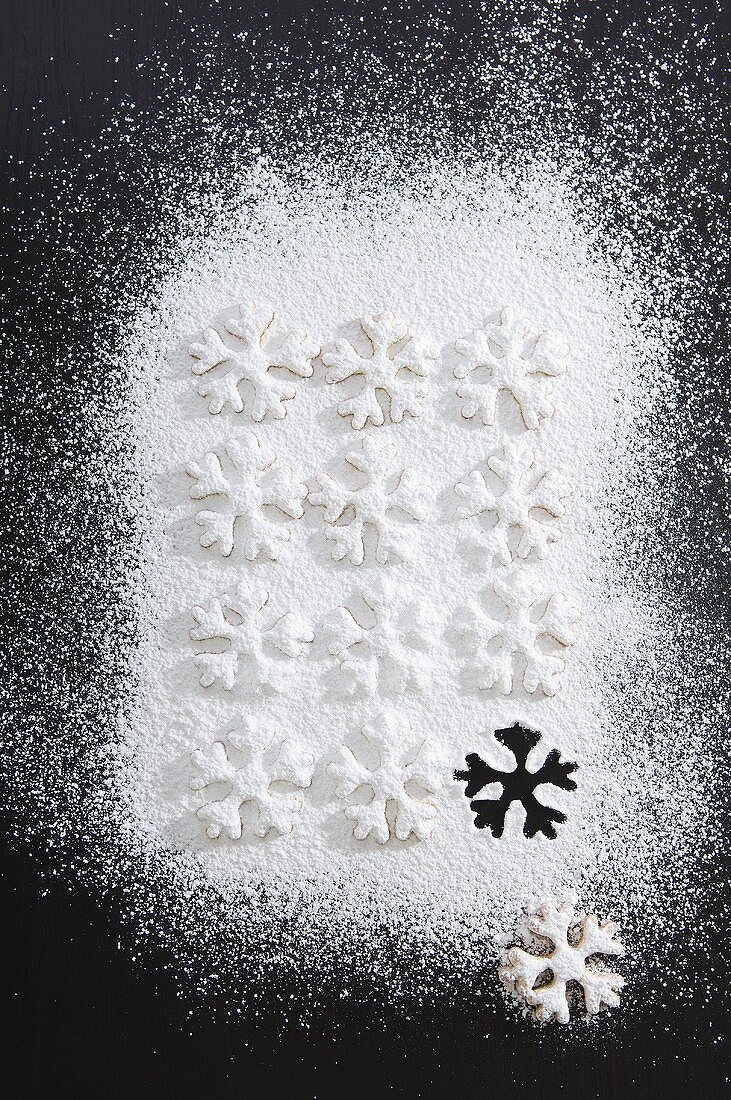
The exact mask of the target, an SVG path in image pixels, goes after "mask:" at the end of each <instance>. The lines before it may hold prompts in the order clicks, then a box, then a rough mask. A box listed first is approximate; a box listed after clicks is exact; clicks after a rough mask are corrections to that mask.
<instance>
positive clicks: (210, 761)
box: [190, 717, 314, 840]
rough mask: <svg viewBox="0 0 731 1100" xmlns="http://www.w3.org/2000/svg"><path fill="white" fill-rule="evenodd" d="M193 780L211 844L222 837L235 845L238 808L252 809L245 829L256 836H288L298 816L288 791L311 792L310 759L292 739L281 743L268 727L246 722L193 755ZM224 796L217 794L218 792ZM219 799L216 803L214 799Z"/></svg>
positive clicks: (297, 800)
mask: <svg viewBox="0 0 731 1100" xmlns="http://www.w3.org/2000/svg"><path fill="white" fill-rule="evenodd" d="M191 761H192V763H193V766H194V768H195V774H194V775H193V777H192V778H191V780H190V786H191V788H192V790H194V791H200V792H201V795H202V798H203V802H202V805H201V806H199V808H198V810H197V812H196V816H197V817H198V819H199V820H200V821H203V822H205V823H206V833H207V835H208V836H209V837H210V838H211V839H212V840H215V839H217V838H218V837H219V836H221V834H222V833H224V834H225V835H226V836H227V837H228V838H229V840H239V839H240V837H241V835H242V833H243V828H244V826H243V820H242V816H241V811H242V807H244V806H246V805H251V806H253V808H254V811H255V815H254V820H253V821H252V822H251V823H250V825H249V828H250V830H251V832H252V833H253V834H254V836H259V837H265V836H267V834H269V833H270V832H274V833H277V834H279V835H280V836H281V835H283V834H285V833H290V832H292V829H293V828H294V823H295V819H296V818H297V817H298V816H299V814H300V813H301V811H302V798H301V796H300V795H299V794H297V793H296V792H294V791H290V790H282V784H284V785H285V786H286V787H300V788H306V787H309V786H310V784H311V782H312V771H313V765H314V757H313V756H312V754H311V753H309V752H307V751H306V750H305V749H303V748H302V746H301V745H300V744H299V743H298V742H297V741H296V740H294V739H293V738H290V737H286V738H282V737H281V734H279V731H277V732H273V731H272V729H271V727H270V726H269V725H268V724H262V723H260V722H257V721H255V720H254V719H253V718H251V717H247V718H245V719H243V720H242V722H241V723H240V724H239V725H238V726H237V727H236V728H234V729H232V730H229V731H228V733H227V734H226V735H225V737H224V738H223V739H222V740H217V741H212V742H211V743H209V744H208V745H205V746H204V747H203V748H200V749H196V750H195V751H194V752H193V753H191ZM222 788H223V792H222V793H221V789H222ZM214 792H215V794H220V797H215V794H214Z"/></svg>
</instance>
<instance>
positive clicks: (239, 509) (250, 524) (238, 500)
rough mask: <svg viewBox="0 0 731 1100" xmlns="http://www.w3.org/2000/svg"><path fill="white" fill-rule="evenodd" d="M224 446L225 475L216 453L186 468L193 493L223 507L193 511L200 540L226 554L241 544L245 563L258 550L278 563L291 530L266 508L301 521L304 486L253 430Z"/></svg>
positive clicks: (258, 552)
mask: <svg viewBox="0 0 731 1100" xmlns="http://www.w3.org/2000/svg"><path fill="white" fill-rule="evenodd" d="M224 450H225V454H226V457H227V459H228V462H229V463H230V466H231V473H229V474H226V473H224V468H223V466H222V465H221V459H220V458H219V456H218V455H217V454H216V453H215V452H214V451H209V452H208V454H207V455H206V456H205V457H204V458H203V461H202V462H201V463H197V462H191V463H190V465H189V466H188V467H187V470H186V472H187V474H188V476H189V477H192V478H193V479H194V481H195V485H193V486H192V488H191V490H190V495H191V497H192V498H193V499H194V500H204V499H206V498H207V497H216V498H217V499H218V501H219V502H220V505H221V510H220V511H213V510H211V509H203V510H201V511H200V512H198V513H197V514H196V517H195V521H196V523H197V524H198V526H199V527H202V528H203V534H202V535H201V537H200V544H201V546H205V547H209V546H218V551H219V553H220V554H221V556H222V557H224V558H227V557H229V556H230V554H231V553H232V551H233V548H234V546H235V545H236V544H239V545H240V546H241V547H242V549H243V552H244V557H246V558H247V559H248V560H249V561H254V560H255V559H256V558H257V557H258V556H259V555H260V554H263V555H264V556H265V557H267V558H269V560H270V561H276V560H277V558H278V557H279V555H280V553H281V550H282V547H283V545H284V543H286V542H288V541H289V538H290V532H289V529H288V528H287V527H286V526H284V524H282V523H277V522H276V521H275V520H274V519H272V518H271V517H270V516H269V515H268V514H267V512H266V510H265V509H266V507H267V506H270V507H273V508H277V509H278V510H279V511H280V512H282V513H284V515H286V516H289V517H290V518H291V519H299V518H300V517H301V516H303V515H304V508H303V502H304V500H305V498H306V496H307V486H306V485H305V484H303V483H300V482H298V481H296V480H295V477H294V475H293V473H292V471H291V470H290V468H289V466H284V465H280V464H278V463H277V457H276V455H275V454H274V451H272V450H271V449H270V448H269V447H265V446H263V445H262V444H261V443H260V442H259V440H258V439H257V437H256V435H255V434H254V432H251V431H247V432H245V433H243V434H242V435H241V436H240V437H237V438H236V439H229V441H228V442H227V443H226V444H225V447H224Z"/></svg>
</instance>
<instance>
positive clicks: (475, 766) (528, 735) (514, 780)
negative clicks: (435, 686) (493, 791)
mask: <svg viewBox="0 0 731 1100" xmlns="http://www.w3.org/2000/svg"><path fill="white" fill-rule="evenodd" d="M540 739H541V735H540V733H538V732H537V730H531V729H526V728H525V726H521V725H520V724H519V723H518V722H516V723H515V725H513V726H510V727H509V728H508V729H501V730H495V740H496V741H498V742H499V743H500V744H501V745H504V746H505V747H506V748H507V749H509V750H510V752H511V753H512V754H513V756H514V757H515V763H516V766H515V769H514V770H513V771H510V772H505V771H499V770H498V769H497V768H493V767H492V766H491V765H490V764H487V763H486V762H485V761H484V760H483V759H482V757H481V756H479V755H478V754H477V753H476V752H472V753H470V754H469V755H468V756H467V757H466V758H465V759H466V762H467V771H456V772H455V773H454V778H455V779H457V780H458V781H460V782H466V783H467V788H466V790H465V794H466V795H467V798H474V796H475V795H476V794H478V793H479V792H480V791H481V790H482V789H483V788H484V787H487V786H489V785H490V784H492V783H497V784H499V785H500V786H501V787H502V793H501V795H500V797H499V798H481V799H475V800H474V801H472V802H470V809H471V810H472V811H473V813H474V814H475V815H476V816H475V825H476V827H477V828H478V829H484V828H485V827H486V826H487V827H489V829H490V832H491V833H492V835H493V836H494V837H496V838H498V839H499V838H500V837H501V836H502V835H503V832H504V830H505V815H506V814H507V812H508V808H509V807H510V805H511V803H513V802H520V804H521V805H522V807H523V809H524V810H525V822H524V824H523V834H524V836H526V837H528V838H531V837H534V836H535V835H536V833H543V835H544V836H546V837H548V838H549V840H555V839H556V830H555V828H554V824H553V823H554V822H557V823H559V824H560V823H562V822H564V821H565V820H566V814H564V813H562V812H561V811H560V810H556V809H553V808H552V807H551V806H544V805H543V803H542V802H539V801H538V799H537V798H536V796H535V789H536V787H539V786H542V785H543V784H549V783H550V784H551V785H552V786H554V787H560V788H561V789H562V790H564V791H575V790H576V783H575V782H574V780H573V779H569V775H570V774H571V773H572V772H574V771H576V768H577V765H576V764H570V763H563V764H562V763H561V754H560V753H559V752H558V751H557V750H556V749H552V750H551V752H549V754H548V756H547V757H546V759H545V760H544V761H543V763H542V764H541V766H540V767H539V768H538V769H537V770H536V771H534V772H531V771H528V768H527V762H528V755H529V753H530V751H531V749H534V748H535V747H536V745H537V744H538V742H539V741H540Z"/></svg>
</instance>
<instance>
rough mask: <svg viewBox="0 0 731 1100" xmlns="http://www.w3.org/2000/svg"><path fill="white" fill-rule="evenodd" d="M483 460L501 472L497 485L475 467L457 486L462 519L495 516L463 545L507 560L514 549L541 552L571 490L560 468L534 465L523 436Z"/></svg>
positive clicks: (555, 534) (522, 554) (521, 553)
mask: <svg viewBox="0 0 731 1100" xmlns="http://www.w3.org/2000/svg"><path fill="white" fill-rule="evenodd" d="M485 464H486V465H487V467H488V470H489V471H490V473H492V474H494V475H495V476H496V477H497V478H499V480H500V483H501V490H500V491H497V490H496V489H494V488H493V485H492V483H491V481H490V480H488V479H487V478H486V477H485V475H484V474H483V473H482V472H481V471H480V470H473V471H472V473H471V474H470V477H469V480H468V481H466V482H458V484H457V485H456V486H455V493H456V494H457V496H458V497H459V498H460V504H459V507H458V509H457V514H458V515H459V517H460V519H472V518H474V517H476V516H488V517H492V518H493V519H494V525H493V526H492V527H490V528H488V529H482V530H481V531H480V532H479V533H477V534H475V535H473V536H472V537H471V538H469V539H467V540H465V544H466V546H467V547H468V548H469V549H471V550H478V551H479V552H481V553H483V554H486V555H487V556H488V557H490V558H492V557H495V558H497V560H498V561H499V562H500V563H501V564H502V565H506V566H507V565H510V563H511V561H512V560H513V553H514V554H515V555H516V556H517V557H519V558H523V559H525V558H528V557H531V556H532V557H534V558H536V559H539V560H540V559H542V558H545V556H546V554H547V552H548V548H549V546H550V545H551V543H554V542H557V541H558V539H559V538H560V530H559V526H558V523H557V522H556V521H557V520H558V519H559V517H561V516H563V515H564V514H565V512H566V505H565V500H566V498H567V497H568V496H569V494H570V489H569V487H568V485H567V483H566V481H565V480H564V478H563V477H562V475H561V474H560V473H558V471H556V470H547V469H543V468H541V467H538V466H536V460H535V455H534V453H533V450H532V448H531V446H530V444H528V443H527V442H525V441H524V440H522V439H515V440H513V441H512V442H510V443H507V444H506V445H505V447H503V449H502V451H499V452H497V453H496V454H492V455H489V456H488V458H486V459H485ZM488 478H489V475H488ZM511 540H512V542H511Z"/></svg>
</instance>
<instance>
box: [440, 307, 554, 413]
mask: <svg viewBox="0 0 731 1100" xmlns="http://www.w3.org/2000/svg"><path fill="white" fill-rule="evenodd" d="M455 351H456V352H457V354H458V355H459V357H460V360H461V361H460V362H459V363H458V364H457V366H455V368H454V377H455V378H458V379H469V378H470V376H471V375H472V374H473V373H474V372H475V371H476V370H478V369H485V370H487V371H488V372H489V376H488V378H487V380H486V381H484V382H477V381H463V382H462V384H461V385H460V386H458V387H457V396H458V397H461V398H462V399H463V401H464V404H463V406H462V416H464V417H465V418H466V419H467V420H471V419H472V417H474V416H477V415H478V414H479V416H480V419H481V420H482V423H483V424H485V425H486V426H489V425H491V424H494V423H495V414H496V409H497V399H498V395H499V394H500V393H501V392H505V393H509V394H511V396H512V397H513V398H514V399H515V401H516V402H517V404H518V407H519V409H520V413H521V416H522V418H523V423H524V424H525V426H526V428H529V429H531V430H532V429H535V428H537V427H538V425H539V424H540V422H541V421H542V420H543V419H545V418H546V417H549V416H553V413H554V411H555V410H554V406H553V402H552V400H551V395H552V392H553V384H552V382H551V379H553V378H558V377H559V376H560V375H562V374H565V373H566V362H567V359H568V346H567V345H566V343H565V342H564V341H563V340H562V339H561V338H560V337H558V336H556V335H554V334H553V333H549V332H544V333H542V334H541V335H540V336H538V335H537V334H536V333H535V331H534V329H533V327H532V326H531V323H530V321H529V320H528V319H527V318H526V317H524V316H523V315H522V314H520V313H518V312H517V311H516V310H514V309H511V308H506V309H503V310H502V312H501V314H500V321H499V322H498V323H497V324H493V323H487V324H485V325H484V326H483V327H482V328H478V329H475V330H474V331H473V332H471V333H470V334H469V336H466V337H465V338H464V339H462V340H458V341H457V342H456V344H455Z"/></svg>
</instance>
